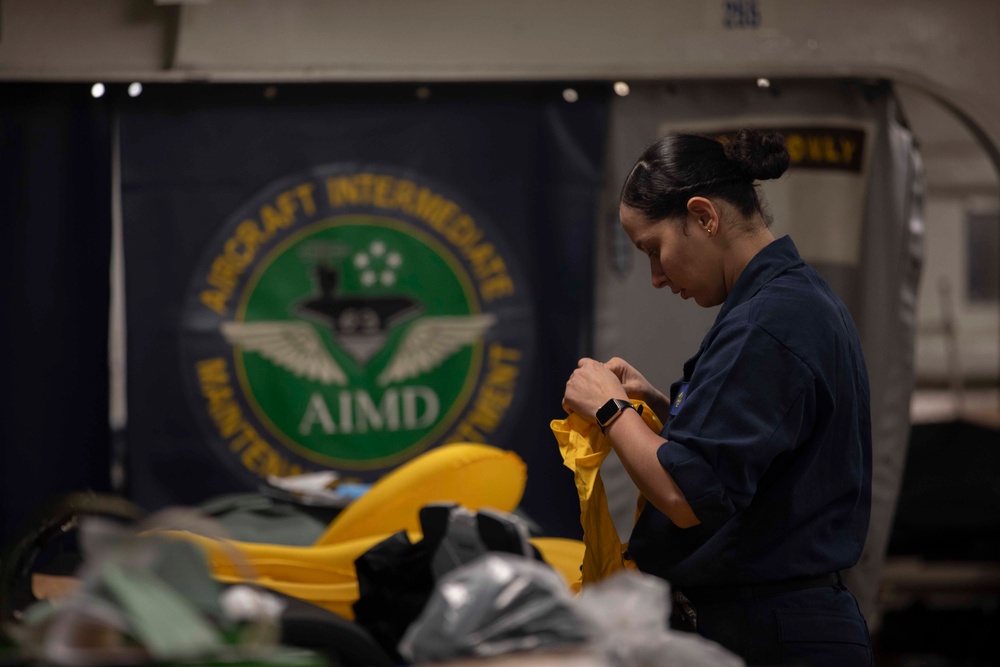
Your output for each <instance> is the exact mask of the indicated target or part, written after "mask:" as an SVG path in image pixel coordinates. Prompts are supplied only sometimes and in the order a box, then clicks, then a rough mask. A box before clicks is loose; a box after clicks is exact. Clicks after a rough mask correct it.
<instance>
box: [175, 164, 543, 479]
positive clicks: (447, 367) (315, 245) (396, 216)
mask: <svg viewBox="0 0 1000 667" xmlns="http://www.w3.org/2000/svg"><path fill="white" fill-rule="evenodd" d="M183 323H184V324H183V332H182V337H183V341H182V343H183V344H182V356H183V359H182V364H183V366H184V372H185V375H186V376H187V377H188V379H189V380H190V381H189V383H188V386H189V387H190V393H191V398H192V405H193V408H194V410H195V411H196V412H197V413H198V415H199V417H200V422H201V423H202V424H203V426H204V428H205V435H206V436H207V439H208V440H209V441H210V442H212V443H214V444H215V446H216V447H217V448H218V450H219V452H220V453H221V454H222V456H223V457H224V458H226V459H228V460H230V461H233V462H236V463H237V464H238V465H239V466H240V468H242V469H245V470H249V471H250V472H252V473H254V474H255V475H257V476H264V475H268V474H277V475H287V474H294V473H297V472H301V471H303V470H306V469H310V468H317V467H333V468H338V469H345V470H352V471H363V470H370V469H378V468H386V467H389V466H392V465H395V464H397V463H399V462H401V461H403V460H405V459H407V458H410V457H412V456H414V455H416V454H418V453H420V452H422V451H424V450H426V449H428V448H430V447H432V446H435V445H436V444H440V443H443V442H449V441H480V442H492V441H493V439H494V438H499V437H503V436H504V434H505V433H506V431H508V430H509V428H510V425H511V424H513V423H516V419H517V414H516V413H517V412H518V410H519V401H518V400H517V397H518V390H519V387H521V386H523V383H524V382H525V379H526V378H525V376H526V375H528V374H529V369H530V366H531V363H532V359H533V353H534V351H533V341H534V321H533V316H532V310H531V297H530V294H529V293H528V285H527V282H526V280H525V279H524V278H523V274H522V272H521V269H520V267H519V265H518V263H517V258H516V257H514V256H513V255H512V253H511V252H510V251H509V250H508V249H507V244H506V242H505V241H504V239H503V238H502V237H500V236H499V235H498V233H497V230H496V228H495V227H494V226H493V225H492V223H491V222H490V221H489V220H487V219H486V218H485V216H483V215H482V214H481V213H478V212H476V211H475V210H474V208H473V207H471V206H470V205H468V204H467V203H465V202H464V201H463V200H462V198H461V197H460V196H459V195H457V194H455V193H452V192H449V191H448V190H447V189H446V188H445V187H444V186H442V185H440V184H435V183H432V182H430V181H429V180H427V179H426V178H423V177H421V176H420V175H418V174H414V173H412V172H401V171H398V170H393V169H391V168H387V167H379V166H363V167H361V166H353V165H333V166H327V167H322V168H317V169H315V170H312V171H311V172H309V173H307V174H303V175H298V176H292V177H289V178H286V179H283V180H282V181H281V182H279V183H277V184H275V185H273V186H271V187H269V188H267V189H265V190H264V191H262V192H261V193H259V194H258V195H257V196H255V197H253V198H252V199H251V200H250V201H248V202H247V203H246V204H245V205H244V206H243V207H241V209H240V210H239V211H238V212H237V213H236V215H234V216H233V217H232V218H231V219H230V220H229V222H228V223H227V224H226V225H225V226H224V227H223V229H222V230H221V232H220V234H219V235H218V236H217V238H216V240H215V242H214V243H213V244H212V245H211V246H210V247H209V248H207V249H206V252H205V253H204V255H203V257H202V261H201V265H200V267H199V269H198V271H197V272H196V274H195V275H194V276H193V278H192V281H191V284H190V287H189V290H188V297H187V301H186V307H185V312H184V318H183Z"/></svg>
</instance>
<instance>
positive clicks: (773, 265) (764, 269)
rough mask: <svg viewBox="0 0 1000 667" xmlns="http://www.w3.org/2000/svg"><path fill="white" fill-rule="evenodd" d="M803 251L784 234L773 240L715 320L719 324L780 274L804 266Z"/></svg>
mask: <svg viewBox="0 0 1000 667" xmlns="http://www.w3.org/2000/svg"><path fill="white" fill-rule="evenodd" d="M804 263H805V262H803V261H802V258H801V257H799V251H798V249H797V248H796V247H795V244H794V243H792V237H790V236H782V237H781V238H780V239H777V240H776V241H772V242H771V243H769V244H768V245H767V246H765V247H764V249H763V250H761V251H760V252H758V253H757V254H756V255H754V258H753V259H751V260H750V263H749V264H747V266H746V268H745V269H743V273H741V274H740V277H739V278H737V279H736V284H735V285H733V291H732V292H730V293H729V296H727V297H726V300H725V302H724V303H723V304H722V309H721V310H720V311H719V315H718V317H716V318H715V323H716V324H718V323H719V322H721V321H722V320H723V318H724V317H725V316H726V315H728V314H729V312H730V311H731V310H732V309H733V308H735V307H736V306H738V305H740V304H741V303H744V302H746V301H749V300H750V299H752V298H753V296H754V295H755V294H757V292H759V291H760V289H761V288H762V287H764V285H766V284H767V283H769V282H770V281H772V280H774V279H775V278H776V277H778V276H779V275H781V274H782V273H784V272H785V271H788V270H789V269H794V268H795V267H797V266H801V265H803V264H804Z"/></svg>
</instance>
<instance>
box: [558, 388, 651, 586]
mask: <svg viewBox="0 0 1000 667" xmlns="http://www.w3.org/2000/svg"><path fill="white" fill-rule="evenodd" d="M632 403H633V405H635V406H636V407H637V408H640V407H641V410H640V414H641V415H642V419H643V421H645V422H646V425H647V426H649V428H650V429H651V430H653V431H655V432H656V433H659V432H660V430H661V429H662V428H663V425H662V424H661V423H660V419H659V418H658V417H657V416H656V413H654V412H653V411H652V410H650V409H649V406H647V405H646V404H645V403H643V402H642V401H633V402H632ZM550 427H551V428H552V433H553V435H555V437H556V441H557V442H558V443H559V452H560V453H561V454H562V457H563V465H565V466H566V467H567V468H569V469H570V470H572V471H573V479H574V481H575V482H576V492H577V495H578V496H579V497H580V525H581V526H583V543H584V545H585V550H584V555H583V566H582V568H581V574H580V577H579V581H578V582H576V584H575V585H574V586H573V587H574V588H575V589H579V588H580V587H581V586H585V585H587V584H591V583H594V582H595V581H600V580H601V579H604V578H606V577H608V576H610V575H612V574H614V573H615V572H618V571H619V570H622V569H624V568H626V567H633V566H632V565H631V564H630V563H629V562H627V561H626V560H625V559H624V557H623V556H622V552H623V545H622V543H621V540H620V539H619V538H618V530H617V529H616V528H615V524H614V522H613V521H612V519H611V512H610V511H609V510H608V498H607V494H606V493H605V492H604V482H603V480H601V464H602V463H603V462H604V459H605V458H607V456H608V453H609V452H610V451H611V443H610V442H609V441H608V439H607V438H606V437H605V436H604V434H603V433H602V432H601V429H600V427H598V426H597V425H595V424H591V423H590V422H588V421H587V420H585V419H583V418H582V417H580V416H579V415H577V414H571V415H569V417H567V418H566V419H554V420H552V422H551V424H550ZM645 501H646V499H645V498H643V497H642V495H640V496H639V505H638V508H637V512H638V511H639V510H641V509H642V506H643V505H644V504H645Z"/></svg>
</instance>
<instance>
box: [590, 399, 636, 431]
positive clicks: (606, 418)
mask: <svg viewBox="0 0 1000 667" xmlns="http://www.w3.org/2000/svg"><path fill="white" fill-rule="evenodd" d="M627 408H632V409H633V410H634V409H635V406H634V405H632V402H631V401H629V400H628V399H624V398H612V399H611V400H610V401H608V402H607V403H605V404H604V405H602V406H601V407H600V408H598V409H597V415H596V416H597V425H598V426H600V427H601V432H602V433H604V432H605V429H607V428H608V426H610V425H611V422H613V421H614V420H616V419H618V415H620V414H621V413H622V411H623V410H625V409H627Z"/></svg>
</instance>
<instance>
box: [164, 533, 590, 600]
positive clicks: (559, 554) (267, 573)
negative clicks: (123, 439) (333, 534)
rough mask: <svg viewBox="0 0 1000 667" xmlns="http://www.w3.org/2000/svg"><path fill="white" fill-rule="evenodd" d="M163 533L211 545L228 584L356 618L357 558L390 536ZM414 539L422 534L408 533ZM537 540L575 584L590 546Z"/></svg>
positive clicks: (217, 574) (215, 572) (213, 563)
mask: <svg viewBox="0 0 1000 667" xmlns="http://www.w3.org/2000/svg"><path fill="white" fill-rule="evenodd" d="M162 534H164V535H167V536H172V537H177V538H180V539H186V540H190V541H192V542H195V543H196V544H198V545H200V546H201V547H202V548H204V549H205V552H206V553H207V554H208V557H209V567H210V568H211V570H212V576H213V577H214V578H215V579H217V580H218V581H221V582H223V583H227V584H237V583H253V584H256V585H259V586H263V587H265V588H271V589H273V590H276V591H279V592H281V593H284V594H286V595H291V596H292V597H296V598H299V599H300V600H305V601H307V602H311V603H313V604H315V605H318V606H320V607H323V608H325V609H328V610H330V611H332V612H334V613H335V614H338V615H340V616H342V617H344V618H346V619H349V620H351V619H353V618H354V610H353V605H354V603H355V602H357V600H358V595H359V592H358V580H357V574H356V572H355V570H354V561H355V560H356V559H357V558H358V557H360V556H361V555H362V554H363V553H364V552H365V551H367V550H368V549H370V548H371V547H373V546H374V545H376V544H378V543H379V542H381V541H382V540H384V539H386V538H387V537H389V535H378V536H371V537H367V538H362V539H358V540H352V541H350V542H345V543H344V544H337V545H328V546H315V547H289V546H284V545H277V544H255V543H250V542H236V541H233V540H215V539H212V538H208V537H202V536H200V535H195V534H193V533H184V532H181V531H163V532H162ZM407 535H408V537H409V539H410V541H411V542H418V541H420V539H421V538H422V535H421V534H420V533H407ZM531 543H532V544H534V545H535V547H536V548H537V549H538V550H539V551H540V552H541V554H542V557H543V558H544V559H545V562H546V563H548V564H549V565H550V566H552V568H553V569H555V570H556V571H557V572H558V573H559V574H560V575H561V576H562V578H563V580H565V581H566V586H567V587H572V586H573V584H574V583H575V582H576V580H577V579H578V578H579V574H580V563H581V562H582V561H583V553H584V545H583V542H581V541H579V540H568V539H564V538H558V537H536V538H532V540H531Z"/></svg>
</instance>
